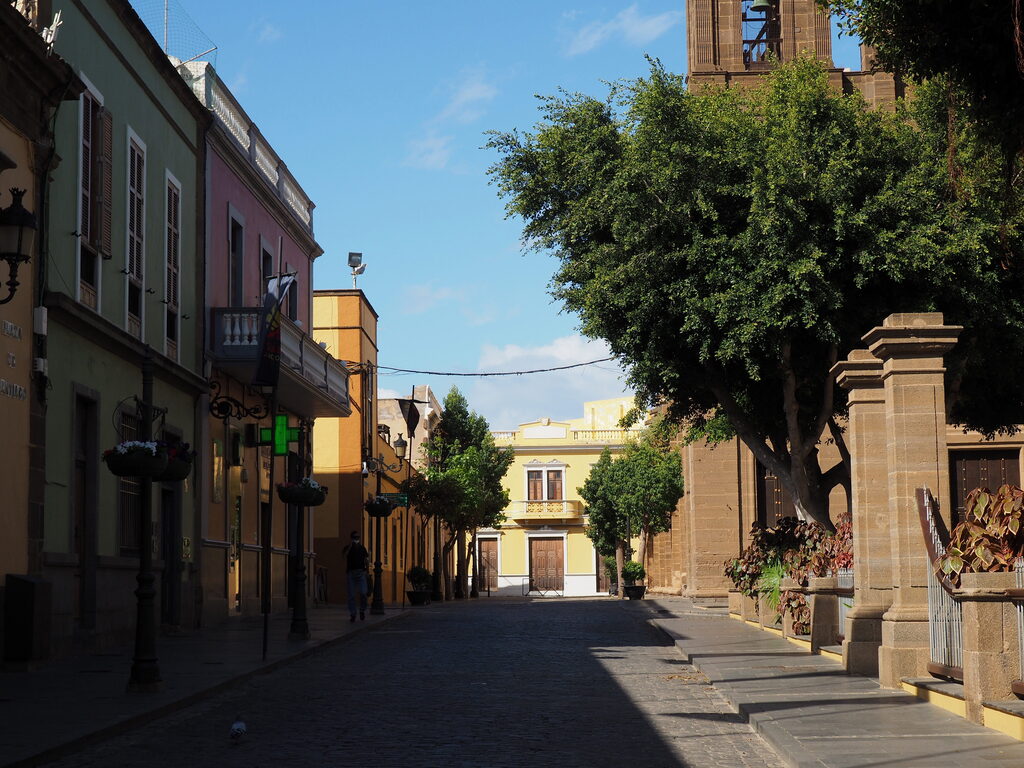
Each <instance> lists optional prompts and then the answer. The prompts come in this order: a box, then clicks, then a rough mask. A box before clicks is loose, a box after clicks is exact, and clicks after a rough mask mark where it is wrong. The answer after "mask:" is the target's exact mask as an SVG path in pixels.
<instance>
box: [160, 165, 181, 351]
mask: <svg viewBox="0 0 1024 768" xmlns="http://www.w3.org/2000/svg"><path fill="white" fill-rule="evenodd" d="M166 204H167V219H166V222H165V226H166V232H167V236H166V243H165V248H166V253H165V255H164V267H165V272H166V274H165V285H164V305H165V306H166V308H167V313H166V317H165V325H164V354H166V355H167V357H169V358H171V359H172V360H177V359H178V324H179V314H180V306H181V187H180V186H178V184H177V182H175V180H174V179H173V178H172V177H171V176H170V175H169V174H168V178H167V203H166Z"/></svg>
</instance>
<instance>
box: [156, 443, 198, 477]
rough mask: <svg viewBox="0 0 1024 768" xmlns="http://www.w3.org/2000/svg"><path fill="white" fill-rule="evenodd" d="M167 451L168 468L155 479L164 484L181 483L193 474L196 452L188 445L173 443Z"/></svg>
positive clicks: (168, 446) (167, 447)
mask: <svg viewBox="0 0 1024 768" xmlns="http://www.w3.org/2000/svg"><path fill="white" fill-rule="evenodd" d="M166 450H167V468H166V469H165V470H164V471H163V472H161V473H160V474H159V475H157V476H156V477H154V478H153V479H154V480H157V481H159V482H164V483H179V482H181V481H182V480H184V479H185V478H186V477H188V476H189V475H190V474H192V464H193V463H194V462H195V458H196V452H195V451H193V450H192V449H191V447H190V446H189V444H188V443H173V444H171V445H167V446H166Z"/></svg>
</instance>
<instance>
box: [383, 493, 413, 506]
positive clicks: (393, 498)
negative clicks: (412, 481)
mask: <svg viewBox="0 0 1024 768" xmlns="http://www.w3.org/2000/svg"><path fill="white" fill-rule="evenodd" d="M380 497H381V498H383V499H387V500H388V501H389V502H391V506H393V507H408V506H409V494H408V493H382V494H380Z"/></svg>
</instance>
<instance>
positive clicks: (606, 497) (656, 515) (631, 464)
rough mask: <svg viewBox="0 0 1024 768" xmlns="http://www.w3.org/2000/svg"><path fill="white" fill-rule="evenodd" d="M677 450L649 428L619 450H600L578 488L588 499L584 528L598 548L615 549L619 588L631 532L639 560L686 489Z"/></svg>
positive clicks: (668, 520)
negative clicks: (637, 541)
mask: <svg viewBox="0 0 1024 768" xmlns="http://www.w3.org/2000/svg"><path fill="white" fill-rule="evenodd" d="M681 470H682V467H681V462H680V459H679V453H678V452H677V451H676V450H674V449H672V448H669V447H667V446H663V445H659V441H658V435H657V433H651V432H648V433H647V434H645V435H644V436H643V437H642V438H641V439H640V440H639V441H637V442H635V443H630V444H628V445H627V446H626V448H625V449H624V451H623V452H622V455H621V456H618V457H614V458H613V457H612V454H611V451H609V450H608V449H607V448H606V449H605V450H604V451H602V452H601V457H600V458H599V459H598V460H597V463H596V464H594V466H593V467H591V468H590V474H589V475H588V476H587V479H586V480H585V481H584V483H583V485H582V486H581V487H580V488H578V489H577V491H578V492H579V494H580V496H581V497H582V498H583V500H584V501H585V502H586V504H587V519H588V523H587V528H586V534H587V536H588V537H589V538H590V540H591V541H592V542H593V543H594V548H595V549H596V550H597V552H598V554H600V555H602V556H609V555H612V554H614V555H615V561H616V572H617V574H618V577H619V578H618V583H619V585H620V588H621V586H622V584H623V583H624V582H623V580H622V565H623V561H624V559H625V550H626V548H627V547H628V542H629V539H630V537H631V536H632V535H633V534H636V535H639V537H640V549H639V553H638V557H637V559H638V561H639V562H640V563H644V561H645V559H646V556H647V546H648V543H649V541H650V537H651V536H653V535H655V534H658V533H662V532H664V531H667V530H668V529H669V527H670V526H671V522H672V511H673V510H674V509H675V507H676V503H677V502H678V501H679V497H680V496H681V495H682V493H683V476H682V471H681Z"/></svg>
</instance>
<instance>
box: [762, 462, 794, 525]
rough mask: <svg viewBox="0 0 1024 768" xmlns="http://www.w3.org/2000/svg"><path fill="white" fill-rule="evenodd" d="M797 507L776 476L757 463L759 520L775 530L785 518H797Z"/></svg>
mask: <svg viewBox="0 0 1024 768" xmlns="http://www.w3.org/2000/svg"><path fill="white" fill-rule="evenodd" d="M796 516H797V514H796V505H795V504H793V498H792V497H791V496H790V495H789V491H787V490H786V489H785V488H784V487H783V486H782V483H781V482H780V481H779V478H777V477H776V476H775V475H773V474H772V473H771V472H769V471H768V470H767V469H765V467H764V465H763V464H761V462H758V463H757V519H758V521H759V522H760V523H761V524H762V525H764V526H766V527H768V528H773V527H775V526H776V525H778V524H779V521H780V520H782V518H784V517H796Z"/></svg>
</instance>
